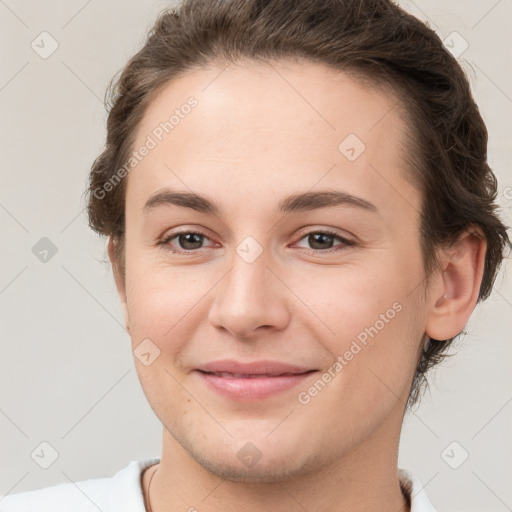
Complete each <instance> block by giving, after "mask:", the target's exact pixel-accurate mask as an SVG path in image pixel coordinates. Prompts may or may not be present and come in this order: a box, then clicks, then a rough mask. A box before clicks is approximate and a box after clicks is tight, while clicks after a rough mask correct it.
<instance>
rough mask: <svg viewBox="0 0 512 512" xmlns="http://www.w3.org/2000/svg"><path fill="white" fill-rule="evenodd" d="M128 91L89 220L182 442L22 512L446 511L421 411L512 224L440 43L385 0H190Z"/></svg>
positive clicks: (161, 412) (462, 84) (143, 362)
mask: <svg viewBox="0 0 512 512" xmlns="http://www.w3.org/2000/svg"><path fill="white" fill-rule="evenodd" d="M113 92H114V94H113V105H112V108H111V110H110V113H109V118H108V126H107V141H106V147H105V150H104V151H103V153H102V154H101V155H100V156H99V157H98V158H97V159H96V161H95V162H94V165H93V168H92V171H91V175H90V189H89V218H90V224H91V226H92V228H93V229H94V230H96V231H97V232H98V233H100V234H102V235H105V236H107V237H108V238H109V243H108V252H109V256H110V260H111V262H112V266H113V270H114V275H115V279H116V284H117V289H118V292H119V296H120V299H121V302H122V304H123V308H124V311H125V321H126V326H127V329H128V330H129V333H130V336H131V342H132V349H133V351H134V356H135V364H136V367H137V371H138V376H139V379H140V382H141V385H142V388H143V390H144V393H145V395H146V397H147V399H148V401H149V403H150V405H151V407H152V409H153V410H154V412H155V414H156V415H157V416H158V418H159V419H160V421H161V423H162V426H163V450H162V454H161V457H153V458H148V459H144V460H142V461H132V463H131V464H130V465H129V466H128V467H127V468H125V469H123V470H121V471H120V472H118V473H117V474H116V475H115V476H114V477H112V478H103V479H94V480H88V481H84V482H79V483H78V485H79V487H80V491H78V490H77V489H76V486H75V485H73V484H61V485H58V486H53V487H49V488H45V489H40V490H36V491H31V492H27V493H19V494H18V495H12V496H7V497H5V498H4V499H3V501H1V502H0V506H2V507H3V508H2V510H5V511H6V512H8V511H11V510H12V511H14V510H20V511H21V510H29V509H30V510H38V511H40V510H41V511H42V510H52V511H54V512H56V511H59V510H62V511H64V510H75V511H76V510H84V511H85V510H98V509H99V510H102V511H104V512H106V511H114V510H115V511H121V510H122V511H133V512H135V511H137V512H143V511H144V510H147V511H150V512H151V511H152V512H171V511H177V510H189V511H192V510H198V511H200V512H214V511H221V510H222V511H227V510H233V511H234V510H243V511H244V512H255V511H262V510H273V511H276V512H284V511H286V512H288V511H292V510H311V511H312V510H314V511H316V512H320V511H325V512H327V511H334V510H336V511H337V510H339V511H350V512H358V511H363V510H364V511H368V510H379V511H380V512H400V511H408V510H410V511H412V512H429V511H433V510H434V507H433V506H432V504H431V503H430V501H429V499H428V497H427V496H426V494H425V492H424V491H423V489H422V485H421V483H420V482H419V481H418V480H417V479H416V478H415V477H414V475H412V474H411V473H410V472H409V471H407V470H405V469H399V468H397V458H398V445H399V439H400V430H401V425H402V421H403V417H404V414H405V413H406V411H407V409H408V407H411V406H413V405H414V404H416V403H417V402H418V400H419V398H420V395H421V390H422V388H423V385H424V384H425V375H426V372H427V371H428V369H429V368H430V367H432V366H433V365H434V364H436V363H438V362H439V361H440V360H441V359H442V357H443V354H444V353H445V352H446V350H447V348H448V347H449V346H450V343H451V342H452V341H453V339H454V338H455V337H456V336H457V335H458V334H459V333H460V332H461V331H462V329H463V328H464V326H465V325H466V323H467V321H468V319H469V317H470V315H471V313H472V311H473V309H474V307H475V305H476V304H477V302H478V301H479V300H482V299H485V298H486V297H487V296H488V295H489V294H490V292H491V290H492V285H493V282H494V280H495V277H496V273H497V271H498V268H499V265H500V262H501V260H502V257H503V249H504V245H505V243H506V242H507V240H508V238H507V234H506V231H505V227H504V226H503V224H502V223H501V221H500V220H499V218H498V217H497V216H496V214H495V208H496V207H495V204H494V199H495V195H496V181H495V177H494V175H493V173H492V171H491V169H490V168H489V166H488V165H487V160H486V146H487V134H486V128H485V125H484V123H483V121H482V118H481V116H480V114H479V111H478V108H477V106H476V105H475V102H474V100H473V98H472V96H471V93H470V88H469V85H468V82H467V80H466V78H465V76H464V73H463V71H462V70H461V68H460V66H459V65H458V63H457V61H456V60H455V59H454V58H453V57H452V56H451V55H450V53H449V52H448V51H447V50H445V48H444V47H443V45H442V42H441V40H440V39H439V37H438V36H437V35H436V34H435V33H434V32H433V31H432V30H431V29H429V28H428V27H427V26H425V25H424V24H423V23H421V22H420V21H419V20H417V19H416V18H414V17H413V16H411V15H409V14H407V13H406V12H404V11H403V10H402V9H400V8H399V7H398V6H397V5H395V4H393V3H392V2H390V1H387V0H361V1H351V0H301V1H293V2H292V1H287V0H272V1H266V2H261V1H259V0H223V1H211V0H185V1H184V2H183V3H182V4H181V6H180V7H179V8H178V9H176V10H173V9H170V10H168V11H165V12H163V13H162V14H161V16H160V17H159V18H158V20H157V22H156V24H155V26H154V27H153V29H152V30H151V33H150V34H149V37H148V39H147V41H146V43H145V45H144V47H143V48H142V49H141V50H140V52H138V53H137V54H136V55H135V56H134V57H133V58H132V59H131V60H130V61H129V62H128V64H127V65H126V67H125V68H124V70H123V72H122V74H121V76H120V77H119V78H118V80H117V82H116V83H115V88H114V91H113Z"/></svg>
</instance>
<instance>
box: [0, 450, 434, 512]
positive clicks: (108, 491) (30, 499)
mask: <svg viewBox="0 0 512 512" xmlns="http://www.w3.org/2000/svg"><path fill="white" fill-rule="evenodd" d="M158 462H160V458H159V457H152V458H147V459H142V460H138V461H137V460H132V461H131V462H130V463H129V464H128V466H126V467H125V468H123V469H121V470H119V471H118V472H117V473H116V474H115V475H114V476H113V477H110V478H94V479H90V480H81V481H79V482H75V483H72V482H65V483H62V484H57V485H52V486H50V487H43V488H42V489H36V490H33V491H25V492H19V493H16V494H9V495H7V496H0V512H98V511H101V512H146V509H145V507H144V496H143V494H142V485H141V476H142V472H143V471H144V470H145V469H146V468H147V467H149V466H152V465H153V464H157V463H158ZM398 472H399V477H400V480H402V481H403V482H404V483H406V484H407V486H408V487H409V488H410V489H411V492H410V496H411V512H436V511H435V509H434V507H433V506H432V504H431V503H430V501H429V499H428V498H427V495H426V494H425V491H424V490H423V488H422V485H421V483H420V482H419V480H418V479H417V478H415V477H414V476H413V475H412V474H411V473H410V472H409V471H407V470H405V469H400V468H399V469H398ZM191 505H192V506H193V505H194V504H191ZM197 506H198V507H199V508H198V510H200V509H201V507H200V504H197ZM196 508H197V507H196Z"/></svg>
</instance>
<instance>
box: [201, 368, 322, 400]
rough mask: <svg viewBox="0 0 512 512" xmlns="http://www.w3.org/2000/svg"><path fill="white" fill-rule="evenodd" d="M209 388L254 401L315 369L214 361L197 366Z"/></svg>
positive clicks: (270, 394) (297, 381)
mask: <svg viewBox="0 0 512 512" xmlns="http://www.w3.org/2000/svg"><path fill="white" fill-rule="evenodd" d="M196 371H197V373H198V374H199V376H200V377H201V378H202V379H203V380H204V381H205V383H206V384H207V385H208V386H209V387H210V389H212V390H214V391H216V392H217V393H220V394H221V395H224V396H227V397H229V398H231V399H237V400H257V399H262V398H266V397H269V396H272V395H275V394H277V393H280V392H283V391H286V390H288V389H290V388H292V387H294V386H296V385H297V384H299V383H300V382H302V381H303V380H304V379H306V378H308V377H309V376H310V375H311V374H313V373H314V372H316V370H315V369H311V368H307V367H303V366H297V365H290V364H287V363H281V362H278V361H255V362H250V363H242V362H238V361H233V360H222V361H214V362H211V363H206V364H204V365H201V366H200V367H199V368H197V369H196Z"/></svg>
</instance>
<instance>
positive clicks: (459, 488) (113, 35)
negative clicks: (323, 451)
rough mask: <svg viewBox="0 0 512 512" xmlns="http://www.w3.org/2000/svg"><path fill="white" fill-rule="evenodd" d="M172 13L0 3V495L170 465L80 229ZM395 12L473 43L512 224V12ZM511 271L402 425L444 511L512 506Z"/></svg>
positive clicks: (99, 256) (424, 2) (469, 5)
mask: <svg viewBox="0 0 512 512" xmlns="http://www.w3.org/2000/svg"><path fill="white" fill-rule="evenodd" d="M168 5H170V4H169V3H168V2H163V1H155V0H139V1H137V2H126V1H124V0H108V1H99V0H89V1H86V0H68V1H66V2H64V1H60V2H58V1H56V0H49V1H47V2H35V1H32V2H27V1H25V2H23V1H16V0H5V1H4V0H0V34H1V39H2V44H1V49H0V52H1V68H0V108H1V117H0V119H1V132H0V141H1V149H2V151H1V153H0V168H1V177H2V179H1V189H0V222H1V275H0V307H1V324H0V325H1V335H0V343H1V353H0V432H1V437H0V443H1V444H0V495H2V494H7V493H8V492H20V491H25V490H30V489H36V488H40V487H45V486H48V485H53V484H57V483H61V482H69V481H73V482H76V481H79V480H83V479H88V478H99V477H107V476H111V475H113V474H114V473H115V472H117V471H118V470H119V469H121V468H123V467H125V466H126V465H127V464H128V463H129V462H130V461H131V460H136V459H141V458H145V457H152V456H159V455H160V449H161V426H160V424H159V421H158V420H157V418H156V416H155V415H154V414H153V411H152V410H151V408H150V407H149V405H148V404H147V402H146V399H145V397H144V395H143V393H142V390H141V388H140V384H139V381H138V379H137V376H136V372H135V364H134V361H133V357H132V354H131V350H130V340H129V338H128V335H127V334H126V332H125V331H124V328H123V320H122V313H121V308H120V305H119V301H118V298H117V295H116V290H115V286H114V282H113V278H112V276H111V272H110V268H109V266H108V265H107V264H106V263H104V262H103V261H104V260H105V258H106V253H105V249H106V245H105V240H103V239H100V238H99V237H98V236H97V235H96V234H94V233H93V232H92V231H91V230H90V229H89V228H88V226H87V220H86V216H85V213H84V206H85V202H84V199H83V197H82V195H83V192H84V190H85V188H86V181H87V175H88V172H89V169H90V165H91V163H92V161H93V160H94V158H95V157H96V156H97V155H98V154H99V153H100V151H101V148H102V146H103V143H104V137H105V121H106V114H105V110H104V105H103V97H104V92H105V89H106V86H107V84H108V82H109V80H110V78H111V77H112V76H113V75H114V74H115V73H116V72H117V71H119V69H120V68H121V67H122V66H123V65H124V63H125V62H126V61H127V59H128V58H129V57H130V56H131V55H132V54H133V53H135V51H136V50H137V49H138V48H139V47H140V45H141V44H142V42H143V39H144V36H145V33H146V31H147V29H148V28H149V27H150V26H151V24H152V22H153V20H154V18H155V17H156V15H157V13H158V12H159V11H160V10H161V9H162V8H164V7H166V6H168ZM401 5H403V7H404V8H406V9H407V10H408V11H409V12H411V13H412V14H414V15H416V16H418V17H419V18H420V19H422V20H426V21H428V22H429V24H430V26H431V27H432V28H434V29H435V30H436V31H437V32H438V34H439V35H440V36H441V38H442V39H445V38H447V41H448V42H449V44H450V46H451V47H452V48H454V51H458V52H461V51H462V50H464V48H465V46H466V44H467V48H466V49H465V50H464V51H463V53H461V55H460V56H459V57H458V58H459V61H460V62H461V65H462V66H463V68H464V69H465V71H466V72H467V74H468V77H469V79H470V82H471V85H472V88H473V92H474V96H475V98H476V100H477V103H478V104H479V106H480V108H481V111H482V114H483V117H484V119H485V121H486V123H487V127H488V129H489V159H490V163H491V166H492V167H493V169H494V171H495V173H496V175H497V177H498V180H499V183H500V191H499V197H498V201H499V204H500V205H501V215H502V218H503V219H504V221H505V223H506V224H507V225H510V219H511V206H512V174H511V162H510V155H511V149H512V145H511V138H510V119H511V114H512V99H511V98H512V76H511V65H510V50H511V47H512V36H511V30H510V25H511V21H512V1H511V0H500V1H496V0H481V1H468V0H451V1H450V2H446V1H445V0H416V1H415V2H412V1H405V0H404V1H403V2H401ZM42 32H48V34H49V35H50V37H51V38H49V37H48V35H44V36H40V34H41V33H42ZM454 32H456V34H453V33H454ZM41 37H45V38H46V39H45V41H46V43H45V45H44V46H45V50H44V51H50V50H51V49H52V48H51V44H54V45H55V43H52V40H55V41H56V43H57V44H58V48H57V49H56V50H55V51H54V53H53V54H52V55H50V56H49V57H47V58H43V57H42V56H41V55H40V54H41V52H43V48H41V46H43V45H42V44H41V43H39V48H38V50H37V51H36V50H35V49H33V47H34V46H35V44H36V43H37V41H40V38H41ZM38 38H39V39H38ZM33 41H35V42H36V43H33ZM35 47H36V48H37V46H35ZM41 239H43V240H41ZM37 244H39V245H37ZM34 247H35V249H34ZM41 247H43V248H45V249H44V250H47V251H48V252H47V253H46V256H45V257H46V258H47V261H41V255H40V252H38V249H40V248H41ZM55 251H56V252H55ZM54 253H55V254H54ZM38 254H39V256H38ZM43 259H44V258H43ZM507 268H508V269H509V268H510V260H508V261H506V262H505V264H504V266H503V269H502V272H501V273H500V275H499V277H498V279H497V282H496V286H495V291H494V292H493V294H492V296H491V297H490V298H489V299H488V300H487V302H485V303H483V304H481V305H479V306H478V307H477V309H476V310H475V312H474V314H473V316H472V318H471V321H470V323H469V325H468V327H467V332H468V334H467V335H466V336H465V337H464V338H463V339H461V342H460V343H459V344H457V346H456V351H457V352H458V354H457V355H456V356H455V357H454V358H452V359H451V360H450V361H449V362H447V363H445V364H444V365H443V366H442V367H441V368H440V369H439V370H437V371H436V372H435V374H432V384H431V388H430V389H431V391H430V393H427V394H426V395H425V396H424V398H423V402H422V405H421V407H420V408H419V409H417V410H416V411H415V412H414V413H411V414H409V415H408V416H407V417H406V421H405V423H404V427H403V431H402V441H401V448H400V457H399V466H400V467H403V468H407V469H409V470H411V471H412V472H413V473H414V474H415V475H416V476H417V477H418V478H419V479H420V480H421V482H422V483H423V485H424V486H425V490H426V492H427V494H428V495H429V497H430V499H431V501H432V502H433V503H434V504H435V506H436V507H438V509H439V510H440V511H443V510H446V511H448V510H449V511H453V512H457V511H460V512H462V511H464V512H471V511H475V512H476V511H479V512H480V511H483V510H485V511H487V512H492V511H495V512H501V511H505V510H511V509H512V487H511V486H510V482H511V477H512V464H510V461H511V460H512V439H511V436H510V432H511V425H512V386H511V382H512V377H511V375H512V372H511V359H512V358H511V343H510V332H511V330H512V321H511V318H512V314H511V313H512V294H511V281H510V279H509V278H508V279H507ZM41 443H48V444H49V445H51V447H53V448H50V447H49V446H48V444H41ZM52 449H53V450H55V454H54V455H55V457H54V458H56V460H55V461H54V462H53V464H51V465H50V466H49V467H48V468H47V469H44V468H42V467H41V465H40V461H37V456H36V455H35V454H37V453H41V450H43V451H45V453H46V454H47V456H48V454H50V456H51V454H53V452H52ZM466 457H467V458H466ZM464 459H465V460H464ZM454 466H458V467H457V468H454ZM0 508H1V504H0Z"/></svg>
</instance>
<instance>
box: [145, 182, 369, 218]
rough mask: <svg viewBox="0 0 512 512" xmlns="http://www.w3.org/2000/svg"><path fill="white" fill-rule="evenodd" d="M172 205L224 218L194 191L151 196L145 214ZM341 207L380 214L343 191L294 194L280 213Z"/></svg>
mask: <svg viewBox="0 0 512 512" xmlns="http://www.w3.org/2000/svg"><path fill="white" fill-rule="evenodd" d="M169 204H173V205H175V206H181V207H183V208H190V209H192V210H195V211H198V212H201V213H211V214H214V215H222V208H221V207H220V206H219V205H218V204H217V203H215V201H212V200H211V199H208V198H207V197H206V196H202V195H199V194H195V193H193V192H176V191H173V190H170V189H167V188H165V189H162V190H159V191H157V192H155V193H154V194H153V195H151V196H150V197H149V199H148V200H147V202H146V204H145V205H144V208H143V211H144V212H145V213H147V212H149V211H151V210H153V209H154V208H156V207H158V206H161V205H169ZM340 205H345V206H352V207H355V208H361V209H363V210H366V211H369V212H373V213H378V209H377V207H376V206H375V205H374V204H372V203H370V202H368V201H366V200H365V199H362V198H361V197H357V196H354V195H352V194H348V193H347V192H342V191H325V192H305V193H303V194H294V195H291V196H289V197H287V198H286V199H285V200H284V201H282V202H281V203H279V211H280V212H281V213H290V212H300V211H307V210H316V209H319V208H327V207H333V206H340Z"/></svg>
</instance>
